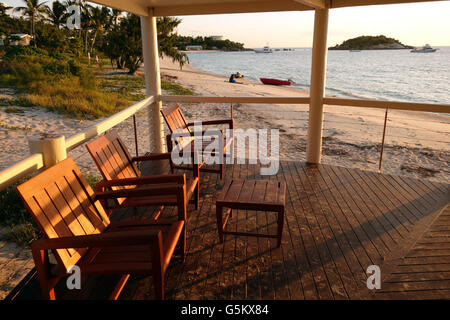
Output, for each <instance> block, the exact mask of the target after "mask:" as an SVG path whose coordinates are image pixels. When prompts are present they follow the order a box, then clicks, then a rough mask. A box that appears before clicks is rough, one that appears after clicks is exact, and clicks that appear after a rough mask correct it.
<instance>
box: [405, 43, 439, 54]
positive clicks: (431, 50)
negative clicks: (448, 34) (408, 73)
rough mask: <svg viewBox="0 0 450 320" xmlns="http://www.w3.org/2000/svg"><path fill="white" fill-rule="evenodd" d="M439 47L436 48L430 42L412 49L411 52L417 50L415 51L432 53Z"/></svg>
mask: <svg viewBox="0 0 450 320" xmlns="http://www.w3.org/2000/svg"><path fill="white" fill-rule="evenodd" d="M436 50H437V49H434V48H432V47H430V45H429V44H426V45H424V46H423V47H422V48H414V49H412V50H411V52H415V53H430V52H435V51H436Z"/></svg>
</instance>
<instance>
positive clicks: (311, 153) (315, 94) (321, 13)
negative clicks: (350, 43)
mask: <svg viewBox="0 0 450 320" xmlns="http://www.w3.org/2000/svg"><path fill="white" fill-rule="evenodd" d="M327 34H328V9H316V10H315V16H314V40H313V49H312V63H311V86H310V103H309V122H308V143H307V146H306V162H308V163H320V160H321V156H322V130H323V97H324V94H325V77H326V66H327Z"/></svg>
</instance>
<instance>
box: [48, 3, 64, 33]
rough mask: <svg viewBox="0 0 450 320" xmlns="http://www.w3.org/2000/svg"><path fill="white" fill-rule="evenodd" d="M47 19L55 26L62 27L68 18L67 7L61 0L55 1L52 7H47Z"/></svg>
mask: <svg viewBox="0 0 450 320" xmlns="http://www.w3.org/2000/svg"><path fill="white" fill-rule="evenodd" d="M47 15H48V19H47V21H49V22H51V23H52V24H53V25H54V26H55V27H57V28H58V29H60V27H61V25H64V22H65V21H66V20H67V18H68V16H67V8H66V6H65V5H63V4H62V3H61V2H59V1H53V3H52V7H51V8H47Z"/></svg>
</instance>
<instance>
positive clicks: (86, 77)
mask: <svg viewBox="0 0 450 320" xmlns="http://www.w3.org/2000/svg"><path fill="white" fill-rule="evenodd" d="M79 83H80V86H81V87H82V88H84V89H87V90H94V89H95V88H96V87H97V81H96V79H95V76H94V74H93V73H92V72H91V70H89V69H84V70H83V71H81V73H80V78H79Z"/></svg>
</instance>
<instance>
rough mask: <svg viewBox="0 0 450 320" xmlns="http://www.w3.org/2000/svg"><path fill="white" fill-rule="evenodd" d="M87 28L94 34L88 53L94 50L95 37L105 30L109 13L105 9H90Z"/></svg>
mask: <svg viewBox="0 0 450 320" xmlns="http://www.w3.org/2000/svg"><path fill="white" fill-rule="evenodd" d="M89 13H90V15H89V17H90V19H89V27H90V28H91V30H92V32H93V33H94V34H93V36H92V42H91V49H90V52H91V53H92V51H93V50H94V45H95V40H96V39H97V35H98V34H99V33H100V32H102V31H103V30H105V29H107V27H108V24H109V22H110V21H111V19H110V11H109V9H108V8H107V7H102V8H99V7H90V10H89Z"/></svg>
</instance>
